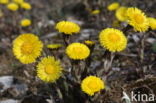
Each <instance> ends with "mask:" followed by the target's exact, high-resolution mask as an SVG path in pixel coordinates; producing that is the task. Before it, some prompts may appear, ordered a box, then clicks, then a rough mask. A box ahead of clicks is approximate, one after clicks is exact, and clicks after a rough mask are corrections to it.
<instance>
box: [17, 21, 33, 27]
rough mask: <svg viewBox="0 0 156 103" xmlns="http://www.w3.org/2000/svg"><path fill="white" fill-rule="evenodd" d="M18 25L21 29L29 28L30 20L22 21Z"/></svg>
mask: <svg viewBox="0 0 156 103" xmlns="http://www.w3.org/2000/svg"><path fill="white" fill-rule="evenodd" d="M20 24H21V26H22V27H27V26H30V25H31V20H29V19H23V20H21V22H20Z"/></svg>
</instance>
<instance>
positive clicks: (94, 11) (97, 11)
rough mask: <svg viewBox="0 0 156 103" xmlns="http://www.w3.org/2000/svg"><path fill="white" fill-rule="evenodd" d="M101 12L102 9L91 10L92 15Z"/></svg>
mask: <svg viewBox="0 0 156 103" xmlns="http://www.w3.org/2000/svg"><path fill="white" fill-rule="evenodd" d="M99 13H100V10H93V11H92V12H91V14H92V15H97V14H99Z"/></svg>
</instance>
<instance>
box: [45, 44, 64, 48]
mask: <svg viewBox="0 0 156 103" xmlns="http://www.w3.org/2000/svg"><path fill="white" fill-rule="evenodd" d="M62 46H63V45H62V44H48V45H47V48H49V49H58V48H60V47H62Z"/></svg>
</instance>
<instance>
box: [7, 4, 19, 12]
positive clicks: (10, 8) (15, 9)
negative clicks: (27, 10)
mask: <svg viewBox="0 0 156 103" xmlns="http://www.w3.org/2000/svg"><path fill="white" fill-rule="evenodd" d="M7 8H8V9H9V10H11V11H17V10H18V8H19V7H18V5H17V4H16V3H9V4H8V5H7Z"/></svg>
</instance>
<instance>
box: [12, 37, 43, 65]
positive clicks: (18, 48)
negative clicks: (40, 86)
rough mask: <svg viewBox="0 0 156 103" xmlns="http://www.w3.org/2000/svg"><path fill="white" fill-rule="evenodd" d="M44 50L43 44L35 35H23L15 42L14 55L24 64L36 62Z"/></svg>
mask: <svg viewBox="0 0 156 103" xmlns="http://www.w3.org/2000/svg"><path fill="white" fill-rule="evenodd" d="M42 48H43V44H42V42H41V41H40V40H39V38H38V37H37V36H35V35H34V34H22V35H20V36H18V37H17V38H16V39H15V40H14V41H13V53H14V55H15V56H16V58H17V59H19V60H20V61H21V62H22V63H23V64H29V63H33V62H35V61H36V58H37V57H39V56H40V55H41V51H42Z"/></svg>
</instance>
